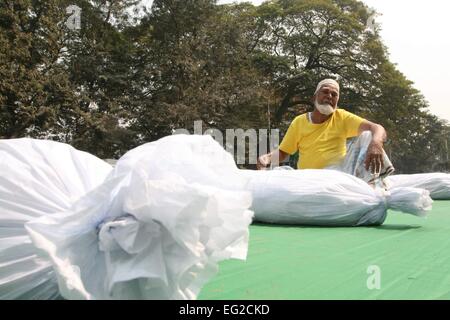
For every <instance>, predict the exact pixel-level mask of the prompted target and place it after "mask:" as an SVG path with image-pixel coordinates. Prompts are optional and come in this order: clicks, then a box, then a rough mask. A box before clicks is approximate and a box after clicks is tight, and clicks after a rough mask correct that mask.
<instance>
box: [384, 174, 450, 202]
mask: <svg viewBox="0 0 450 320" xmlns="http://www.w3.org/2000/svg"><path fill="white" fill-rule="evenodd" d="M386 181H387V183H388V185H389V188H390V189H391V190H394V189H395V188H401V187H413V188H422V189H425V190H428V191H429V192H430V196H431V198H432V199H436V200H448V199H450V174H448V173H441V172H435V173H418V174H398V175H393V176H390V177H389V178H387V179H386Z"/></svg>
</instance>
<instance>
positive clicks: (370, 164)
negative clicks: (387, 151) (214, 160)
mask: <svg viewBox="0 0 450 320" xmlns="http://www.w3.org/2000/svg"><path fill="white" fill-rule="evenodd" d="M363 131H370V132H372V142H371V143H370V145H369V147H368V149H367V155H366V160H365V162H364V164H365V167H366V170H369V169H370V170H371V171H372V173H375V172H380V171H381V167H382V166H383V143H384V142H385V141H386V139H387V134H386V130H385V129H384V128H383V126H381V125H379V124H377V123H373V122H370V121H367V120H365V121H364V122H363V123H361V125H360V126H359V134H361V133H362V132H363Z"/></svg>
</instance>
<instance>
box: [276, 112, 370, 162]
mask: <svg viewBox="0 0 450 320" xmlns="http://www.w3.org/2000/svg"><path fill="white" fill-rule="evenodd" d="M363 121H364V119H363V118H361V117H358V116H357V115H354V114H353V113H350V112H348V111H345V110H344V109H337V110H336V111H335V112H334V113H333V115H332V116H331V117H330V118H329V119H328V120H327V121H325V122H324V123H320V124H313V123H311V122H309V120H308V114H307V113H305V114H302V115H300V116H298V117H296V118H295V119H294V121H292V123H291V125H290V126H289V129H288V131H287V132H286V135H285V136H284V138H283V141H281V144H280V150H281V151H284V152H286V153H288V154H294V153H295V152H297V151H299V155H300V157H299V161H298V163H297V167H298V168H299V169H323V168H325V167H327V166H329V165H332V164H335V163H337V162H339V161H341V160H342V159H343V158H344V157H345V154H346V153H347V148H346V142H347V141H346V140H347V138H351V137H355V136H357V135H358V129H359V126H360V125H361V123H362V122H363Z"/></svg>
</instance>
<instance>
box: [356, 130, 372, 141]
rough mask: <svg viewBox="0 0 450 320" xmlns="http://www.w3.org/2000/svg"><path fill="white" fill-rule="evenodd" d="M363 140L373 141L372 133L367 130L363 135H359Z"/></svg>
mask: <svg viewBox="0 0 450 320" xmlns="http://www.w3.org/2000/svg"><path fill="white" fill-rule="evenodd" d="M359 136H360V137H361V138H370V139H372V131H369V130H366V131H363V132H361V134H360V135H359Z"/></svg>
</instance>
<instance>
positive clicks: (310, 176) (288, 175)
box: [242, 170, 432, 226]
mask: <svg viewBox="0 0 450 320" xmlns="http://www.w3.org/2000/svg"><path fill="white" fill-rule="evenodd" d="M242 173H243V175H244V176H245V177H248V178H250V182H249V185H248V190H249V191H250V192H251V193H252V196H253V204H252V210H253V211H254V213H255V220H257V221H261V222H268V223H280V224H300V225H315V226H364V225H380V224H382V223H383V222H384V220H385V219H386V215H387V209H389V208H391V209H394V210H398V211H402V212H405V213H410V214H413V215H417V216H425V215H426V211H428V210H431V204H432V200H431V198H430V197H429V192H428V191H426V190H424V189H417V188H397V189H393V190H391V192H386V191H384V190H374V189H373V188H372V187H370V186H369V185H368V184H367V183H366V182H364V181H363V180H361V179H359V178H357V177H354V176H352V175H349V174H346V173H343V172H339V171H335V170H270V171H251V170H242Z"/></svg>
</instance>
